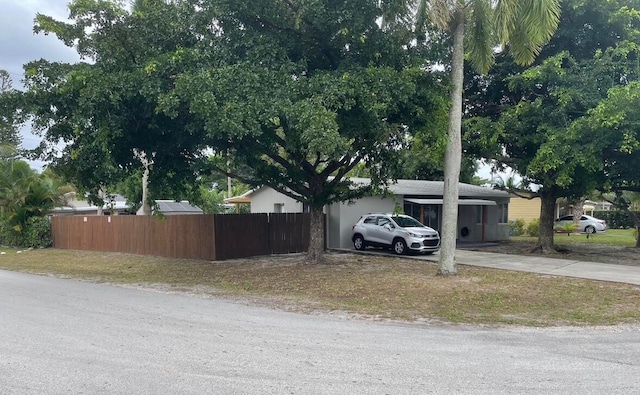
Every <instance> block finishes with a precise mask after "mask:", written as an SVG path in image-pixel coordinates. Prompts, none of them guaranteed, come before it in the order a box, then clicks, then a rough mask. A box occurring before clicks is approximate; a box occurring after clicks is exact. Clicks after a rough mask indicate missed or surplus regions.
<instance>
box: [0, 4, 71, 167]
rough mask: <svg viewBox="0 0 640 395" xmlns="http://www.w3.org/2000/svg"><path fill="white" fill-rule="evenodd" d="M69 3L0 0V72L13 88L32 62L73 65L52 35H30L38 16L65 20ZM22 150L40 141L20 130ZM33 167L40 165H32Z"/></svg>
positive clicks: (27, 132) (28, 128)
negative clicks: (1, 71)
mask: <svg viewBox="0 0 640 395" xmlns="http://www.w3.org/2000/svg"><path fill="white" fill-rule="evenodd" d="M67 3H68V0H0V69H3V70H6V71H8V72H9V74H10V75H11V78H12V80H13V86H14V88H18V89H20V88H21V83H20V81H21V80H22V78H23V69H22V66H23V65H24V64H26V63H28V62H30V61H32V60H38V59H47V60H50V61H61V62H70V63H74V62H77V61H78V60H79V57H78V54H77V53H76V52H75V51H74V50H73V49H72V48H68V47H66V46H65V45H64V44H63V43H62V42H61V41H59V40H58V38H57V37H56V36H55V35H48V36H45V35H44V34H34V33H33V20H34V18H35V17H36V14H37V13H41V14H44V15H49V16H52V17H54V18H55V19H61V20H64V19H66V17H67V16H68V12H67ZM22 135H23V141H22V145H23V146H24V147H25V148H34V147H35V146H37V145H38V143H39V142H40V138H38V137H36V136H33V135H32V134H31V133H30V127H29V126H27V127H25V128H23V129H22ZM33 166H34V167H38V168H39V167H41V166H42V163H40V162H35V163H34V164H33Z"/></svg>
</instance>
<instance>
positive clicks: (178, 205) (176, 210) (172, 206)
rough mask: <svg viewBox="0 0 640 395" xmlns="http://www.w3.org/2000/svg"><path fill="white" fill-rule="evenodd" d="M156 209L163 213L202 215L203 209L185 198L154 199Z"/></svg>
mask: <svg viewBox="0 0 640 395" xmlns="http://www.w3.org/2000/svg"><path fill="white" fill-rule="evenodd" d="M156 204H157V205H158V211H159V212H160V213H162V214H163V215H198V214H200V215H202V214H204V211H202V209H201V208H200V207H196V206H194V205H192V204H191V203H189V202H188V201H186V200H183V201H181V202H176V201H174V200H156Z"/></svg>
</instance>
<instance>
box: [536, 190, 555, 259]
mask: <svg viewBox="0 0 640 395" xmlns="http://www.w3.org/2000/svg"><path fill="white" fill-rule="evenodd" d="M540 198H541V200H542V202H541V205H540V233H539V236H538V244H539V245H540V248H541V249H542V253H543V254H549V253H551V252H554V251H555V250H554V247H553V235H554V230H553V225H554V220H555V216H556V215H555V210H556V196H555V192H554V191H553V190H546V189H543V191H542V192H541V193H540Z"/></svg>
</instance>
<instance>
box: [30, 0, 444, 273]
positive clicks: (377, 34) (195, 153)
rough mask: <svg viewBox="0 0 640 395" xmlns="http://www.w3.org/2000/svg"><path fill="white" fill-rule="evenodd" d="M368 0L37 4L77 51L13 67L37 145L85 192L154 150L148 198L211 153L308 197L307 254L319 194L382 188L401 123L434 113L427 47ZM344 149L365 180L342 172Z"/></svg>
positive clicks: (440, 103)
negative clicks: (62, 12) (53, 9)
mask: <svg viewBox="0 0 640 395" xmlns="http://www.w3.org/2000/svg"><path fill="white" fill-rule="evenodd" d="M378 3H379V2H377V1H371V0H355V1H349V2H334V1H312V2H307V1H294V0H260V1H253V2H237V1H228V0H212V1H206V2H203V1H201V0H177V1H171V2H167V1H161V0H139V1H136V2H134V4H133V8H132V9H131V10H129V9H128V8H127V7H125V6H123V4H122V3H121V2H115V1H105V0H75V1H72V2H71V3H70V4H69V10H70V15H69V22H62V21H57V20H54V19H52V18H50V17H47V16H44V15H38V16H37V18H36V21H37V22H36V28H35V30H36V31H37V32H45V33H53V34H56V35H57V36H58V37H59V38H60V39H61V40H62V41H64V42H65V43H66V44H67V45H69V46H75V48H76V49H77V50H78V52H79V54H80V55H81V56H82V57H83V58H85V59H87V60H88V61H87V62H85V63H78V64H73V65H69V64H60V63H55V62H48V61H45V60H41V61H36V62H32V63H30V64H28V65H26V66H25V72H26V79H25V86H26V88H27V91H26V92H25V94H24V95H23V97H22V103H21V104H22V107H21V108H22V109H23V110H24V111H25V112H26V113H28V114H30V115H31V116H32V118H33V124H34V129H35V131H36V132H38V133H41V134H42V135H43V137H44V138H45V144H43V146H42V147H41V148H40V149H39V150H38V152H36V153H37V154H40V155H41V156H43V157H44V158H46V159H49V160H51V161H52V162H53V166H54V167H55V168H56V169H58V171H59V172H60V173H62V174H64V175H66V176H67V177H69V179H70V180H71V181H73V182H74V183H75V184H77V185H78V186H79V187H80V189H82V190H88V191H89V192H92V193H93V194H92V195H93V196H94V197H97V196H98V192H99V191H100V190H101V189H103V188H104V186H105V185H115V184H117V183H118V182H120V181H122V180H123V179H126V178H127V177H130V176H131V175H132V174H134V173H136V172H140V171H143V169H142V165H141V163H140V161H139V160H138V159H136V152H137V153H142V154H144V155H145V157H146V158H149V159H150V160H152V161H153V163H152V164H151V162H149V163H150V166H149V169H148V170H149V181H150V183H149V186H150V189H151V195H152V196H154V188H157V185H163V186H166V187H167V188H169V187H171V189H172V190H173V191H175V192H176V194H179V193H183V192H184V191H185V190H189V188H185V184H193V183H194V182H195V180H197V179H198V178H199V176H201V175H202V174H208V173H209V171H210V170H211V169H210V167H208V166H207V164H210V163H211V162H205V161H204V160H202V159H204V157H205V155H208V154H209V153H210V152H208V150H210V151H213V152H214V153H215V154H217V155H219V156H224V157H226V158H228V161H229V163H228V164H227V163H224V164H221V165H220V166H218V170H220V171H222V172H224V173H227V174H229V175H233V176H235V177H236V178H237V179H240V180H242V181H244V182H246V183H247V184H249V185H252V186H258V185H268V186H271V187H273V188H275V189H276V190H278V191H280V192H282V193H284V194H287V195H289V196H291V197H293V198H295V199H296V200H299V201H301V202H303V203H304V204H305V205H306V206H307V207H308V208H309V210H310V212H311V214H312V225H311V226H312V232H311V234H312V239H311V246H310V249H309V258H310V261H313V262H318V261H320V259H321V257H322V253H323V251H324V234H323V232H322V209H323V207H324V206H325V205H327V204H330V203H333V202H338V201H347V200H351V199H355V198H357V197H359V196H362V195H364V194H366V193H370V192H371V191H373V190H375V189H376V188H380V187H384V185H385V184H386V183H387V182H388V181H389V178H390V177H393V174H394V173H393V172H391V170H390V169H391V168H392V167H394V166H395V164H396V163H397V160H396V158H397V157H398V155H399V152H400V150H401V149H402V148H404V147H405V146H406V145H407V143H408V141H409V137H410V136H411V135H412V134H414V133H416V132H417V131H422V132H423V133H425V129H427V130H428V127H427V126H425V125H426V124H427V123H428V120H429V119H432V118H435V117H437V116H434V115H433V114H446V97H445V96H444V95H443V93H444V89H443V87H442V84H441V80H442V79H441V78H440V77H441V76H438V75H437V73H429V72H427V71H426V70H425V68H424V67H423V65H424V62H425V58H426V57H427V56H426V52H425V48H426V46H425V45H422V44H416V43H415V41H414V40H413V39H412V36H411V35H410V34H407V33H408V30H402V29H401V30H394V29H390V28H385V27H382V26H381V25H380V24H379V23H378V22H379V19H380V16H381V15H382V11H381V8H380V6H379V4H378ZM403 32H404V33H403ZM60 140H62V141H63V142H64V143H65V144H66V145H65V147H64V148H63V150H62V152H60V153H58V152H56V148H57V147H58V145H57V143H58V142H59V141H60ZM137 156H138V157H140V154H138V155H137ZM359 163H364V164H365V166H366V167H367V168H368V169H369V173H370V174H371V176H372V183H371V184H370V185H353V184H352V183H351V182H350V181H348V179H347V177H346V175H347V173H348V172H349V171H350V170H351V169H352V168H354V167H355V166H357V165H358V164H359ZM191 189H193V188H191ZM163 190H166V189H164V187H163ZM156 196H157V195H156Z"/></svg>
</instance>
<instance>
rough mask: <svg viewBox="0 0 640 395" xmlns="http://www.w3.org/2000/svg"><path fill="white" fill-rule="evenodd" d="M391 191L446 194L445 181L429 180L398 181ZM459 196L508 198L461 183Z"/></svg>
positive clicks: (365, 180)
mask: <svg viewBox="0 0 640 395" xmlns="http://www.w3.org/2000/svg"><path fill="white" fill-rule="evenodd" d="M351 181H352V182H354V183H355V184H365V185H366V184H369V183H370V182H371V180H370V179H368V178H352V179H351ZM389 190H390V191H391V192H393V193H394V194H396V195H422V196H442V195H443V194H444V181H427V180H397V182H396V183H393V184H390V185H389ZM458 196H460V197H461V198H463V197H467V198H493V199H496V198H508V197H509V194H508V193H507V192H505V191H498V190H495V189H491V188H487V187H481V186H478V185H471V184H464V183H459V189H458Z"/></svg>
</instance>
